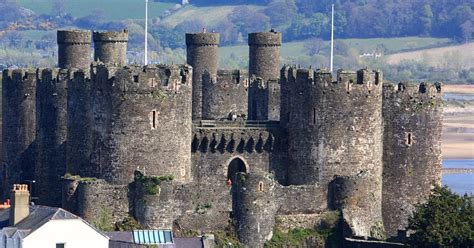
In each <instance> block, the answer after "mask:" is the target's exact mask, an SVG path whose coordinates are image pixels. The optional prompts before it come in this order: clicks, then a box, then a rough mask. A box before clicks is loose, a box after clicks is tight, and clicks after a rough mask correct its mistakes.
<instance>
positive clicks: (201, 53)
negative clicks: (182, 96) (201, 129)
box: [186, 33, 220, 120]
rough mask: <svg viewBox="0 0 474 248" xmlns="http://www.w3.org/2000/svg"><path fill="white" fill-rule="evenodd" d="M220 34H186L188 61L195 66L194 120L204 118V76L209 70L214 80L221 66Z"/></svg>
mask: <svg viewBox="0 0 474 248" xmlns="http://www.w3.org/2000/svg"><path fill="white" fill-rule="evenodd" d="M219 37H220V36H219V34H218V33H188V34H186V46H187V63H188V64H189V65H191V66H192V67H193V86H192V87H193V97H192V98H193V120H199V119H202V108H203V107H202V104H203V99H202V94H203V93H202V92H203V87H202V76H203V74H204V72H205V71H207V72H208V73H209V74H210V75H211V77H212V78H213V80H214V81H215V79H216V77H217V69H218V66H219Z"/></svg>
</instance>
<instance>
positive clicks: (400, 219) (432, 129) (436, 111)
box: [383, 83, 443, 236]
mask: <svg viewBox="0 0 474 248" xmlns="http://www.w3.org/2000/svg"><path fill="white" fill-rule="evenodd" d="M384 86H385V87H384V100H383V117H384V127H385V130H384V154H383V159H384V170H383V172H384V176H383V215H384V216H383V217H384V225H385V229H386V231H387V232H388V234H389V235H391V236H396V235H397V230H398V229H405V227H406V225H407V223H408V217H409V216H410V214H411V213H412V211H413V210H414V207H415V205H416V204H417V203H420V202H423V201H424V200H426V199H427V197H428V196H429V195H430V191H431V189H432V188H433V186H434V185H438V184H440V182H441V131H442V118H443V100H442V89H441V88H442V87H441V84H439V83H436V84H426V83H421V84H419V85H411V84H407V83H400V84H399V85H398V86H394V85H389V84H386V85H384Z"/></svg>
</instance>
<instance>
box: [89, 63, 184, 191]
mask: <svg viewBox="0 0 474 248" xmlns="http://www.w3.org/2000/svg"><path fill="white" fill-rule="evenodd" d="M92 72H93V73H92V76H93V82H94V86H93V122H94V124H93V136H94V149H93V151H94V153H93V154H92V155H91V158H92V165H91V166H93V167H94V168H97V170H98V171H99V172H100V178H103V179H105V180H107V181H108V182H111V183H114V184H128V183H130V182H131V181H133V173H134V171H135V170H140V171H145V172H146V173H147V175H150V176H165V175H172V176H174V178H175V179H174V180H176V181H178V182H188V181H189V180H191V142H190V141H191V139H192V130H191V128H192V120H191V87H192V84H191V80H192V68H191V67H189V66H186V65H173V66H164V65H158V66H145V67H140V66H131V67H125V68H121V67H120V68H119V67H111V66H103V65H97V66H95V67H94V68H93V70H92ZM124 154H126V156H125V155H124Z"/></svg>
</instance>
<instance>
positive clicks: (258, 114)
mask: <svg viewBox="0 0 474 248" xmlns="http://www.w3.org/2000/svg"><path fill="white" fill-rule="evenodd" d="M248 39H249V40H248V44H249V48H250V49H249V77H250V82H251V83H250V88H249V94H248V97H249V100H248V104H249V112H248V115H249V119H250V120H273V121H278V120H280V84H279V77H280V49H281V33H279V32H273V31H272V32H262V33H250V34H249V38H248Z"/></svg>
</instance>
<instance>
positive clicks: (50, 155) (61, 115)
mask: <svg viewBox="0 0 474 248" xmlns="http://www.w3.org/2000/svg"><path fill="white" fill-rule="evenodd" d="M70 76H71V75H70V71H68V70H59V69H53V70H51V69H44V70H39V71H38V78H39V80H38V85H37V92H36V95H37V99H38V101H37V136H36V143H37V160H36V168H35V177H36V181H37V183H36V184H35V186H36V192H37V196H38V202H37V203H39V204H43V205H50V206H60V205H61V191H62V187H61V177H62V176H63V175H64V174H65V172H66V139H67V107H66V106H67V82H68V80H69V79H70Z"/></svg>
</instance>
